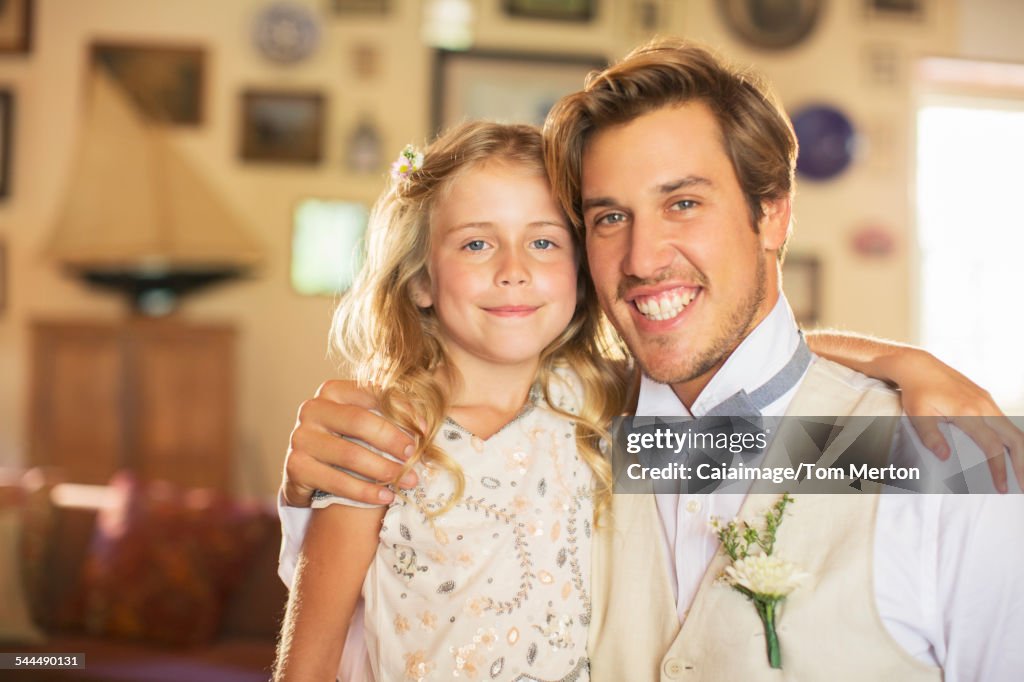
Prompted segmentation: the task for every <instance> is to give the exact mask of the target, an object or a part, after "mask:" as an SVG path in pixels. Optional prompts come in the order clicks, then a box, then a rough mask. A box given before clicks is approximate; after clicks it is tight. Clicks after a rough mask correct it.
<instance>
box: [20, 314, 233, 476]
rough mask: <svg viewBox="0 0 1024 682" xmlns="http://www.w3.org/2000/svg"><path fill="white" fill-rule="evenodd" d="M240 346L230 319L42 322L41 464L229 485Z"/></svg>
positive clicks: (36, 352)
mask: <svg viewBox="0 0 1024 682" xmlns="http://www.w3.org/2000/svg"><path fill="white" fill-rule="evenodd" d="M234 345H235V333H234V330H233V329H232V328H231V327H229V326H226V325H208V324H192V323H186V322H181V321H178V320H175V319H160V320H149V319H132V320H128V321H125V322H121V323H93V322H57V321H46V322H37V323H35V324H34V325H33V329H32V351H33V352H32V362H33V368H32V388H31V392H32V395H31V431H30V433H31V448H30V451H31V459H32V462H33V463H34V464H40V465H51V466H58V467H61V468H62V469H63V470H65V471H66V472H67V474H68V476H69V478H70V479H71V480H74V481H77V482H81V483H106V482H107V480H108V479H109V478H110V476H111V474H113V473H114V472H115V471H117V470H118V469H130V470H132V471H134V472H136V473H137V474H139V475H140V476H142V477H144V478H148V479H164V480H170V481H173V482H175V483H179V484H181V485H186V486H209V487H214V488H219V489H222V490H227V489H229V488H230V485H231V473H232V472H231V469H232V461H233V459H234V435H235V412H234V409H235V403H234Z"/></svg>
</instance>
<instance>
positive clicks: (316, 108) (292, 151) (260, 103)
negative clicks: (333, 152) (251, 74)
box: [241, 90, 324, 164]
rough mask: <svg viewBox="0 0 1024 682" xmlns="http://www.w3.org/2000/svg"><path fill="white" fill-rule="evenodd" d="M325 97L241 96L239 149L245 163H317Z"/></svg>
mask: <svg viewBox="0 0 1024 682" xmlns="http://www.w3.org/2000/svg"><path fill="white" fill-rule="evenodd" d="M323 128H324V97H323V95H321V94H320V93H318V92H287V91H274V90H248V91H246V92H243V93H242V149H241V157H242V158H243V159H244V160H246V161H270V162H278V163H309V164H314V163H319V161H320V157H321V154H322V147H323Z"/></svg>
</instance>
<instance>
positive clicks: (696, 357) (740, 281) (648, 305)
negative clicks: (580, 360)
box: [582, 102, 789, 405]
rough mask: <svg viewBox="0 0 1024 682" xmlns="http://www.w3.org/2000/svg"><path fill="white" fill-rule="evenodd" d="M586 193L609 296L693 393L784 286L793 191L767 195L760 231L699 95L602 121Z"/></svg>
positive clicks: (652, 358) (664, 373)
mask: <svg viewBox="0 0 1024 682" xmlns="http://www.w3.org/2000/svg"><path fill="white" fill-rule="evenodd" d="M582 194H583V197H582V198H583V216H584V222H585V224H586V233H587V257H588V259H589V261H590V271H591V273H592V275H593V278H594V284H595V286H596V288H597V292H598V296H599V298H600V302H601V306H602V307H603V308H604V310H605V312H606V313H607V314H608V316H609V318H610V319H611V321H612V323H613V324H614V325H615V327H616V328H617V329H618V330H619V333H620V334H621V335H622V337H623V338H624V339H625V341H626V343H627V344H628V345H629V348H630V350H631V351H632V352H633V355H634V356H635V357H636V358H637V360H638V361H639V363H640V366H641V367H642V368H643V370H644V372H645V373H646V374H647V375H648V376H650V377H651V378H652V379H654V380H655V381H659V382H663V383H669V384H672V386H673V388H674V389H675V391H676V393H677V394H678V395H679V397H680V398H681V399H682V400H683V402H684V403H685V404H686V405H691V404H692V403H693V401H694V400H695V399H696V397H697V395H698V394H699V393H700V391H701V390H702V389H703V388H704V386H705V385H706V384H707V382H708V381H709V380H710V378H711V377H712V376H713V375H714V373H715V372H716V371H717V370H718V368H719V367H720V366H721V365H722V363H723V362H724V361H725V359H726V358H727V357H728V356H729V354H730V353H731V352H732V351H733V350H734V349H735V348H736V346H737V345H738V344H739V343H740V341H742V339H743V338H744V337H745V336H746V335H747V334H748V333H749V332H750V330H751V329H753V328H754V327H755V326H756V325H757V324H758V323H759V322H760V321H761V320H762V319H764V317H765V315H767V314H768V312H769V311H770V310H771V308H772V306H774V304H775V301H776V300H777V298H778V292H777V289H778V277H777V274H776V268H775V255H776V251H777V250H778V249H779V248H780V246H781V245H782V243H783V241H784V239H785V235H786V229H787V226H788V223H789V200H788V198H787V199H781V200H778V201H774V202H770V203H768V204H765V205H764V210H765V217H764V218H763V219H762V220H761V225H760V233H758V232H755V231H754V228H753V226H752V225H751V218H750V213H749V211H748V208H747V203H746V200H745V197H744V195H743V192H742V190H741V189H740V185H739V181H738V180H737V178H736V173H735V171H734V170H733V167H732V164H731V162H730V161H729V157H728V156H727V155H726V153H725V150H724V148H723V146H722V141H721V131H720V129H719V126H718V123H717V122H716V121H715V119H714V117H713V116H712V114H711V111H710V110H709V109H708V107H707V106H706V105H705V104H703V103H702V102H689V103H687V104H684V105H679V106H673V107H666V108H662V109H658V110H655V111H653V112H650V113H648V114H644V115H643V116H640V117H638V118H636V119H634V120H632V121H630V122H628V123H625V124H622V125H618V126H614V127H610V128H606V129H603V130H601V131H599V132H597V133H595V134H594V135H593V136H592V137H591V139H590V140H589V141H588V144H587V146H586V148H585V150H584V155H583V178H582Z"/></svg>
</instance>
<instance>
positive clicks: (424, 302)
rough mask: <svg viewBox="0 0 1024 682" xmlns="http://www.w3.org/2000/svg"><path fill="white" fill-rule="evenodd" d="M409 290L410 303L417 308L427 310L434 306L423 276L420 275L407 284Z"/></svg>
mask: <svg viewBox="0 0 1024 682" xmlns="http://www.w3.org/2000/svg"><path fill="white" fill-rule="evenodd" d="M409 290H410V291H411V292H412V302H413V303H415V304H416V306H417V307H418V308H429V307H430V306H432V305H434V298H433V297H432V296H431V295H430V286H429V283H428V282H427V278H426V277H425V276H423V275H420V276H419V277H416V278H415V279H413V280H412V282H410V283H409Z"/></svg>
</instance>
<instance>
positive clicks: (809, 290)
mask: <svg viewBox="0 0 1024 682" xmlns="http://www.w3.org/2000/svg"><path fill="white" fill-rule="evenodd" d="M782 290H783V291H784V292H785V294H786V300H788V301H789V306H790V307H791V308H792V309H793V316H794V317H796V322H797V324H798V325H800V327H801V328H806V327H814V326H816V325H817V324H818V322H819V321H820V320H821V261H820V260H818V257H817V256H808V255H802V254H795V253H790V254H787V255H786V260H784V261H783V263H782Z"/></svg>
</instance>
